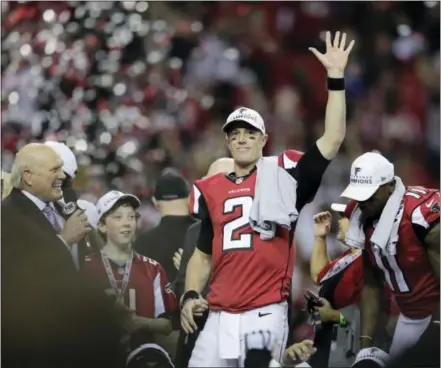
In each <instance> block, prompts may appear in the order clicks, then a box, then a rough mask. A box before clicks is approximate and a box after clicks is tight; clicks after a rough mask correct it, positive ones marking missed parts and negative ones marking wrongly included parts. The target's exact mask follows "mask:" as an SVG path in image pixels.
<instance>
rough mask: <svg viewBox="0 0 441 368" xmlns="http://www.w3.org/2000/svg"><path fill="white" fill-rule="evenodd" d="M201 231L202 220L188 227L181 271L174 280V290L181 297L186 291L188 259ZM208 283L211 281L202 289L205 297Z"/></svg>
mask: <svg viewBox="0 0 441 368" xmlns="http://www.w3.org/2000/svg"><path fill="white" fill-rule="evenodd" d="M200 231H201V222H200V221H198V222H196V223H194V224H193V225H191V226H190V227H189V228H188V230H187V233H186V234H185V239H184V250H183V252H182V258H181V265H180V266H179V271H178V274H177V276H176V279H175V280H174V282H173V286H174V291H175V294H176V296H177V297H178V298H180V297H181V296H182V294H183V293H184V288H185V275H186V271H187V265H188V261H189V260H190V258H191V256H192V254H193V252H194V250H195V248H196V245H197V242H198V239H199V232H200ZM208 284H209V283H208V282H207V285H205V288H204V290H202V295H203V296H204V297H206V296H207V294H208Z"/></svg>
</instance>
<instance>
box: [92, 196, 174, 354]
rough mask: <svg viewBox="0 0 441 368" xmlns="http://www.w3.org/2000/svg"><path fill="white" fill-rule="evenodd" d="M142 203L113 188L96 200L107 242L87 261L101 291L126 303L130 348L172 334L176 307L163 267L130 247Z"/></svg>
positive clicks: (119, 303) (100, 229)
mask: <svg viewBox="0 0 441 368" xmlns="http://www.w3.org/2000/svg"><path fill="white" fill-rule="evenodd" d="M139 206H140V201H139V199H138V198H137V197H136V196H134V195H132V194H125V193H122V192H119V191H115V190H113V191H110V192H108V193H106V194H105V195H104V196H102V197H101V198H100V199H99V200H98V202H97V210H98V230H99V232H100V234H101V235H102V236H103V238H104V239H105V245H104V247H103V249H102V250H101V251H100V253H99V254H94V255H93V256H92V257H91V259H90V260H89V261H88V262H86V269H88V270H91V271H93V272H95V273H97V275H98V276H99V279H100V280H101V281H102V285H103V290H105V291H106V293H107V294H111V295H113V296H115V297H116V301H117V303H118V305H119V306H121V305H122V306H125V307H126V308H124V307H123V309H125V310H126V311H127V313H128V314H129V315H128V319H129V323H128V324H126V326H125V327H126V328H127V329H128V331H126V332H128V333H129V335H131V339H132V343H131V347H132V348H135V347H138V346H140V345H142V344H143V343H146V342H151V341H152V339H153V336H154V335H155V334H164V335H167V334H169V333H170V332H171V330H172V323H171V320H170V318H169V317H170V313H171V312H173V311H174V310H176V308H177V301H176V297H175V295H174V293H173V292H172V290H171V289H170V288H169V282H168V280H167V276H166V274H165V271H164V270H163V268H162V267H161V265H160V264H159V263H158V262H156V261H154V260H152V259H150V258H147V257H144V256H141V255H139V254H137V253H136V252H135V251H134V250H133V249H132V244H133V241H134V239H135V233H136V225H137V219H138V213H137V212H136V210H137V209H138V208H139ZM129 309H130V310H129Z"/></svg>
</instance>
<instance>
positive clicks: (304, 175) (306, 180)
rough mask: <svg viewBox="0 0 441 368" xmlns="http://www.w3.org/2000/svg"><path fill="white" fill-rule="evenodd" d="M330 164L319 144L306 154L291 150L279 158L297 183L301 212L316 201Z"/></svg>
mask: <svg viewBox="0 0 441 368" xmlns="http://www.w3.org/2000/svg"><path fill="white" fill-rule="evenodd" d="M330 162H331V161H329V160H327V159H326V158H324V157H323V155H322V154H321V153H320V150H319V149H318V147H317V144H314V146H313V147H312V148H311V149H309V150H308V151H307V152H305V153H302V152H299V151H294V150H289V151H284V152H283V153H282V154H281V155H280V156H279V165H280V166H281V167H283V168H284V169H285V170H286V171H287V172H288V173H289V174H290V175H291V176H292V177H293V178H294V179H295V180H296V181H297V210H298V211H299V212H300V211H301V210H302V208H303V207H304V206H305V205H306V204H308V203H309V202H311V201H312V200H313V199H314V197H315V195H316V194H317V191H318V189H319V187H320V183H321V181H322V177H323V174H324V173H325V171H326V169H327V167H328V166H329V163H330Z"/></svg>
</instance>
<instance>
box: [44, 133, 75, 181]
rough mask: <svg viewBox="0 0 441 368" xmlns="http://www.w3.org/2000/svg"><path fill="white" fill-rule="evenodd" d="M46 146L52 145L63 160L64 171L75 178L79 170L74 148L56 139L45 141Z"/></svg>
mask: <svg viewBox="0 0 441 368" xmlns="http://www.w3.org/2000/svg"><path fill="white" fill-rule="evenodd" d="M44 144H45V145H46V146H49V147H51V148H52V149H53V150H54V151H55V152H56V153H57V155H58V156H60V158H61V159H62V160H63V171H64V172H65V173H66V174H67V175H69V176H70V177H71V178H72V179H75V176H76V174H77V170H78V164H77V159H76V157H75V154H74V153H73V152H72V150H71V149H70V148H69V147H68V146H66V145H65V144H64V143H61V142H55V141H46V142H44Z"/></svg>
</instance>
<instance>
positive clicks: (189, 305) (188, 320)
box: [181, 298, 208, 334]
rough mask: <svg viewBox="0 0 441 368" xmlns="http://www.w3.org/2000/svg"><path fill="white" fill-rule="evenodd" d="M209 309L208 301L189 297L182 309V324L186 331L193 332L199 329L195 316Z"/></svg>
mask: <svg viewBox="0 0 441 368" xmlns="http://www.w3.org/2000/svg"><path fill="white" fill-rule="evenodd" d="M207 309H208V302H207V301H206V300H205V299H203V298H199V299H189V300H187V301H186V302H185V304H184V306H183V307H182V310H181V326H182V329H183V330H184V331H185V333H187V334H188V333H193V332H195V331H196V330H197V329H198V326H197V325H196V322H195V321H194V317H195V316H196V317H197V316H201V315H202V313H203V312H204V311H205V310H207Z"/></svg>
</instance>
